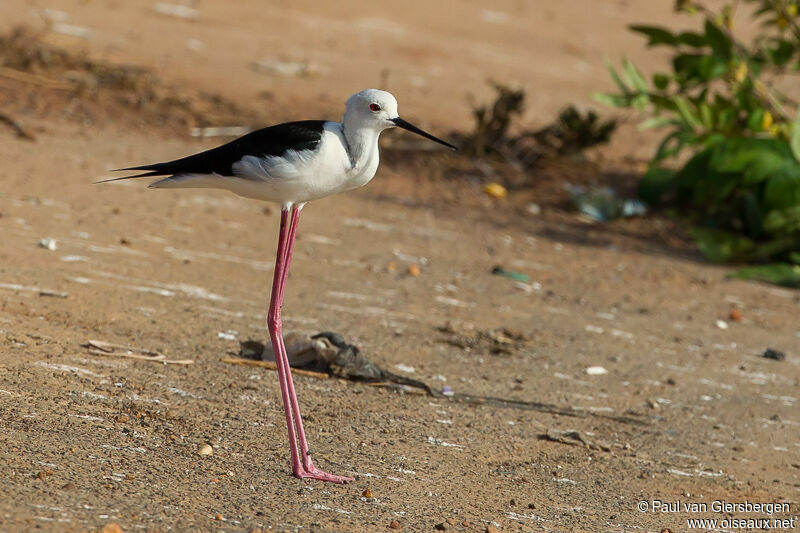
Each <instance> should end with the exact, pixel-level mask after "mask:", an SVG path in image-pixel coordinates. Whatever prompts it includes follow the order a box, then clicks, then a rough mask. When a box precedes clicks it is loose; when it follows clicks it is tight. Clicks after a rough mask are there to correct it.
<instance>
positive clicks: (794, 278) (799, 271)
mask: <svg viewBox="0 0 800 533" xmlns="http://www.w3.org/2000/svg"><path fill="white" fill-rule="evenodd" d="M730 277H732V278H739V279H752V280H756V281H765V282H767V283H773V284H775V285H781V286H784V287H790V288H793V289H800V266H798V265H790V264H789V263H775V264H771V265H759V266H754V267H748V268H742V269H740V270H737V271H736V272H734V273H733V274H730Z"/></svg>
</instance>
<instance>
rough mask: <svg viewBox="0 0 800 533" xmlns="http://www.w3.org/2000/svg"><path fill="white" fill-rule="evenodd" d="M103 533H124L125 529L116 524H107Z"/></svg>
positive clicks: (102, 530)
mask: <svg viewBox="0 0 800 533" xmlns="http://www.w3.org/2000/svg"><path fill="white" fill-rule="evenodd" d="M100 532H101V533H124V531H123V529H122V528H121V527H120V526H119V524H116V523H114V522H111V523H110V524H106V525H105V526H103V529H101V530H100Z"/></svg>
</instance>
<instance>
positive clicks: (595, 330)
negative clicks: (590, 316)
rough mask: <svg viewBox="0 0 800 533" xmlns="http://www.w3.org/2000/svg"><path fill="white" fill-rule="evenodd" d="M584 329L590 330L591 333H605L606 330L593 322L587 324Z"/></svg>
mask: <svg viewBox="0 0 800 533" xmlns="http://www.w3.org/2000/svg"><path fill="white" fill-rule="evenodd" d="M583 329H584V330H586V331H588V332H589V333H603V332H604V331H605V330H604V329H603V328H601V327H598V326H593V325H591V324H586V325H585V326H583Z"/></svg>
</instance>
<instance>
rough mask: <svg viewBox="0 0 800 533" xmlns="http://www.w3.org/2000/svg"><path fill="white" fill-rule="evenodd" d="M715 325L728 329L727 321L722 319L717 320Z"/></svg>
mask: <svg viewBox="0 0 800 533" xmlns="http://www.w3.org/2000/svg"><path fill="white" fill-rule="evenodd" d="M717 327H718V328H719V329H728V323H727V322H725V321H724V320H717Z"/></svg>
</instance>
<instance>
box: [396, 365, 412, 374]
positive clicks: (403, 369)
mask: <svg viewBox="0 0 800 533" xmlns="http://www.w3.org/2000/svg"><path fill="white" fill-rule="evenodd" d="M394 367H395V368H396V369H397V370H399V371H400V372H407V373H408V374H413V373H414V371H415V370H414V367H413V366H408V365H404V364H403V363H398V364H396V365H394Z"/></svg>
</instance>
